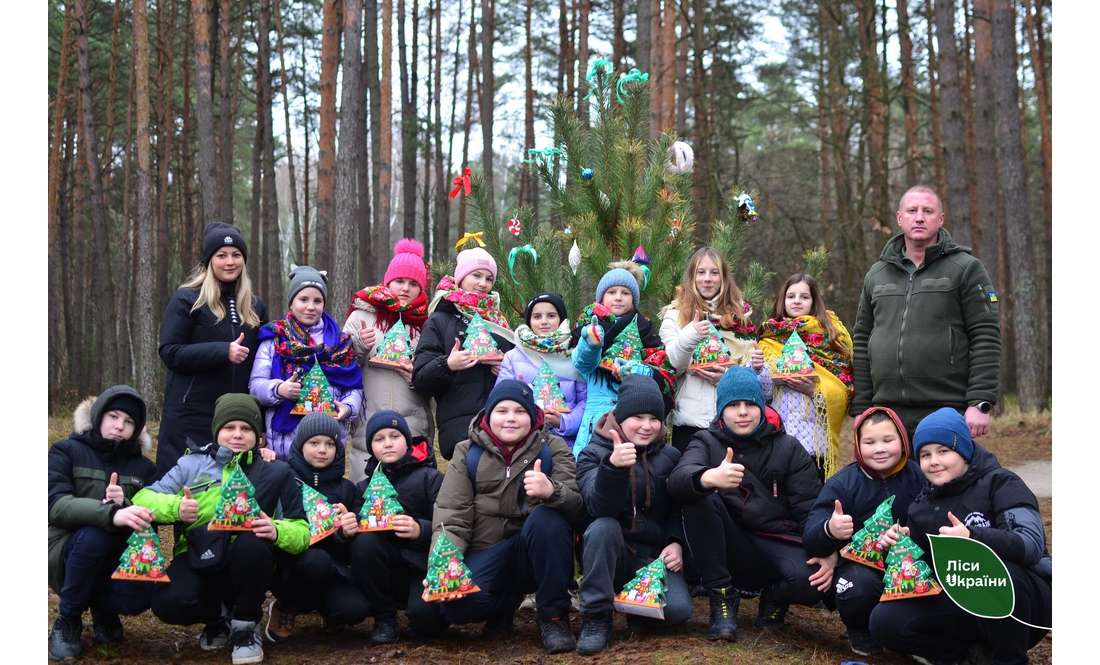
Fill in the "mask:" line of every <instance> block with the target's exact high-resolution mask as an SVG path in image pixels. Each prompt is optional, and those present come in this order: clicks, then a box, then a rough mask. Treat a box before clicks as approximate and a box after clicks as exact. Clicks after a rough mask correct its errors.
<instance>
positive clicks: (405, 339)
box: [368, 319, 413, 370]
mask: <svg viewBox="0 0 1100 665" xmlns="http://www.w3.org/2000/svg"><path fill="white" fill-rule="evenodd" d="M368 362H370V364H372V365H381V366H382V367H402V368H404V369H408V370H411V369H412V367H413V362H412V347H411V346H410V345H409V333H408V331H407V330H405V324H404V323H402V322H401V319H398V320H397V323H394V324H393V326H391V327H390V329H389V330H387V331H386V334H385V336H384V337H383V338H382V343H381V344H379V345H378V351H377V353H375V354H374V355H373V356H371V359H370V360H369V361H368Z"/></svg>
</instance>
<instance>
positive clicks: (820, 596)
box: [682, 493, 826, 606]
mask: <svg viewBox="0 0 1100 665" xmlns="http://www.w3.org/2000/svg"><path fill="white" fill-rule="evenodd" d="M682 512H683V516H684V534H685V535H686V537H687V542H688V548H689V549H690V550H691V554H692V557H693V558H694V559H695V565H696V567H697V568H698V569H699V574H700V575H701V576H702V578H703V586H705V587H707V588H708V589H721V588H725V587H728V586H730V585H733V586H734V587H736V588H738V589H743V590H746V591H754V590H757V589H764V588H765V587H772V590H773V591H774V592H775V593H776V598H777V600H778V602H780V603H781V604H796V605H811V606H812V605H816V604H817V603H818V602H820V601H822V600H824V599H825V595H826V594H825V593H822V592H821V591H818V590H817V589H815V588H814V587H812V586H811V585H810V575H812V574H814V573H815V572H817V566H811V565H808V564H807V563H806V560H807V559H809V558H810V557H809V555H807V554H806V550H804V549H802V545H801V544H799V543H795V542H790V541H786V540H779V539H777V538H770V537H764V536H757V535H754V534H750V533H748V532H746V531H745V530H744V529H742V528H741V527H740V526H738V525H737V523H736V522H734V521H733V518H732V517H731V516H730V514H729V511H727V510H726V506H725V504H723V503H722V500H721V499H720V498H719V497H718V494H717V493H711V494H708V495H707V496H706V497H704V498H702V499H700V500H699V501H693V502H690V503H685V504H683V506H682Z"/></svg>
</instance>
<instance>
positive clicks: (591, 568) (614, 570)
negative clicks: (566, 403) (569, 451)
mask: <svg viewBox="0 0 1100 665" xmlns="http://www.w3.org/2000/svg"><path fill="white" fill-rule="evenodd" d="M664 415H665V405H664V399H663V398H662V397H661V390H660V388H658V387H657V384H656V383H654V381H653V380H652V379H651V378H649V377H648V376H642V375H640V374H631V375H628V376H627V377H626V378H624V379H623V381H622V384H621V385H620V386H619V398H618V403H617V404H616V405H615V410H614V411H608V412H607V413H605V414H604V415H603V416H602V417H601V418H600V419H599V420H598V421H596V427H595V430H594V431H593V433H592V438H591V439H590V440H589V442H588V445H587V446H585V448H584V450H582V451H581V455H580V457H579V458H578V459H577V484H578V485H580V488H581V496H582V497H584V505H585V507H586V508H587V509H588V514H589V515H590V516H591V517H592V518H593V519H594V521H593V522H592V524H591V525H589V527H588V529H587V530H586V531H585V532H584V554H583V561H584V579H583V580H582V581H581V585H580V587H581V588H580V591H581V612H582V613H583V615H584V626H583V627H582V629H581V636H580V639H579V640H577V653H579V654H581V655H582V656H587V655H591V654H595V653H599V652H601V651H603V650H604V649H606V648H607V643H608V640H609V639H610V637H611V617H612V609H613V602H614V598H615V595H616V593H618V590H619V589H621V588H622V587H623V585H624V584H626V583H627V582H629V581H630V580H631V579H632V578H633V577H634V574H635V573H636V572H637V570H638V569H639V568H641V567H642V566H645V565H648V564H649V563H651V562H652V561H653V560H654V559H657V558H661V559H664V561H665V566H666V568H667V570H668V576H667V587H666V588H667V592H666V595H665V602H666V604H665V607H664V614H665V616H664V619H663V620H658V619H649V618H645V617H637V616H634V615H629V616H628V617H627V618H628V622H629V623H630V624H631V625H632V626H634V625H638V626H640V627H644V628H661V627H666V626H667V627H671V626H678V625H680V624H682V623H684V622H685V621H687V620H688V619H690V618H691V613H692V604H691V594H690V593H689V592H688V588H687V584H686V583H685V582H684V577H683V575H682V574H681V569H682V568H683V554H684V550H683V545H682V543H683V537H684V536H683V528H682V526H681V522H680V507H679V505H678V504H677V503H676V502H675V501H673V500H672V498H671V497H670V496H669V494H668V489H667V488H666V483H667V481H668V476H669V474H670V473H672V469H673V468H674V467H675V466H676V463H677V462H679V461H680V451H678V450H676V449H675V448H673V447H672V446H670V445H668V443H667V441H666V435H667V433H668V432H667V430H666V429H665V425H664Z"/></svg>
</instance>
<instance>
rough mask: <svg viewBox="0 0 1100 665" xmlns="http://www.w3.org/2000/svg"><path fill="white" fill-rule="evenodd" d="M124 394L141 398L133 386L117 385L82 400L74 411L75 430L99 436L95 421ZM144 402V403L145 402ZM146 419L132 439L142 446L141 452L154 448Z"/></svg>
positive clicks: (78, 432) (79, 432)
mask: <svg viewBox="0 0 1100 665" xmlns="http://www.w3.org/2000/svg"><path fill="white" fill-rule="evenodd" d="M123 394H129V395H131V396H133V397H137V398H138V399H141V398H140V396H138V394H137V391H135V390H134V389H133V388H130V387H129V386H115V387H113V388H108V389H107V390H105V391H104V392H103V394H102V395H100V396H98V397H94V396H93V397H88V398H87V399H85V400H84V401H83V402H81V403H80V405H79V406H77V407H76V410H75V411H73V432H75V433H77V434H85V435H92V436H97V435H98V434H99V432H94V431H93V428H94V425H95V422H96V421H97V420H98V419H99V417H101V416H102V414H101V413H99V411H100V410H102V409H103V408H104V407H106V406H107V405H108V404H110V402H111V401H112V400H113V399H114V398H116V397H118V396H120V395H123ZM142 403H143V404H144V402H142ZM97 407H98V408H97ZM144 420H145V419H144V417H143V418H142V422H141V423H140V428H139V430H138V434H137V435H136V436H134V437H131V438H130V441H132V442H135V443H137V444H139V445H140V446H141V452H143V453H147V452H149V451H151V450H152V449H153V438H152V437H151V436H150V435H149V430H148V429H146V427H145V422H144Z"/></svg>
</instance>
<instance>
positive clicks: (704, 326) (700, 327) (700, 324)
mask: <svg viewBox="0 0 1100 665" xmlns="http://www.w3.org/2000/svg"><path fill="white" fill-rule="evenodd" d="M691 327H692V328H694V329H695V334H696V335H698V336H699V339H702V338H704V337H706V336H707V331H708V330H709V329H710V322H709V321H707V320H706V319H704V318H703V313H702V312H700V311H699V310H695V316H694V317H692V319H691Z"/></svg>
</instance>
